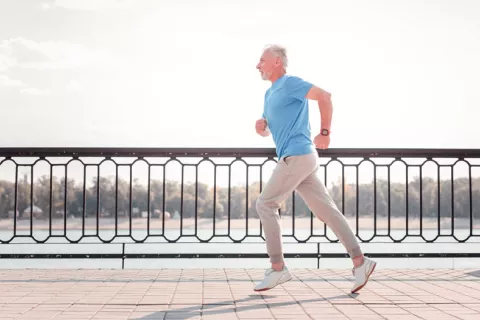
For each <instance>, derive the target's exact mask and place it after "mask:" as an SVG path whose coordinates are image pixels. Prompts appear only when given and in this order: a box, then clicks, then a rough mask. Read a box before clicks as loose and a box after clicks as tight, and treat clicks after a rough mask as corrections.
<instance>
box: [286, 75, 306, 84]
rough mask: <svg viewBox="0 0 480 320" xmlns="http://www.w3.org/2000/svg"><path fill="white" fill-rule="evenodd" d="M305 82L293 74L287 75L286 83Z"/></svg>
mask: <svg viewBox="0 0 480 320" xmlns="http://www.w3.org/2000/svg"><path fill="white" fill-rule="evenodd" d="M304 81H305V80H304V79H303V78H302V77H299V76H296V75H293V74H286V75H285V82H286V83H294V82H304Z"/></svg>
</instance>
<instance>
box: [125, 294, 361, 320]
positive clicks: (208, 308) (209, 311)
mask: <svg viewBox="0 0 480 320" xmlns="http://www.w3.org/2000/svg"><path fill="white" fill-rule="evenodd" d="M355 296H357V294H354V295H348V294H344V295H339V296H333V297H327V298H316V299H306V300H295V301H286V302H275V303H268V306H269V307H270V308H272V307H285V306H290V305H297V304H298V303H308V302H321V301H329V300H335V299H345V298H354V297H355ZM275 297H276V296H261V295H257V294H251V295H249V296H248V297H246V298H244V299H239V300H225V301H220V302H216V303H214V304H203V305H196V306H190V307H185V308H179V309H173V310H168V311H161V312H154V313H152V314H150V315H147V316H143V317H140V318H132V319H135V320H148V319H163V316H164V315H165V313H171V314H178V316H180V315H182V316H183V317H182V319H190V318H192V317H198V316H199V313H200V312H201V313H202V316H209V315H217V314H226V315H225V316H226V317H227V316H228V314H235V312H241V311H252V310H256V309H264V308H265V303H258V304H254V305H238V303H242V302H249V301H261V302H264V299H270V298H275ZM235 304H236V305H235ZM227 306H228V307H227ZM219 307H221V308H220V309H216V310H215V308H219ZM179 319H180V318H179Z"/></svg>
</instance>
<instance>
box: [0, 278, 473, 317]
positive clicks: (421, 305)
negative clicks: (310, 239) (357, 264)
mask: <svg viewBox="0 0 480 320" xmlns="http://www.w3.org/2000/svg"><path fill="white" fill-rule="evenodd" d="M292 271H293V274H294V279H293V280H292V281H290V282H288V283H286V284H283V285H281V286H279V287H277V288H275V289H273V290H270V291H266V292H262V293H256V292H254V291H253V285H254V283H253V282H252V279H253V280H254V281H257V280H260V279H261V278H262V276H263V270H260V269H205V270H201V269H186V270H177V269H164V270H55V271H52V270H0V279H2V280H1V281H0V314H1V315H2V319H57V320H60V319H73V320H76V319H142V320H145V319H149V320H153V319H162V320H166V319H189V320H195V319H207V320H208V319H210V320H215V319H222V320H223V319H228V320H234V319H237V320H238V319H240V320H243V319H259V320H262V319H326V318H328V319H369V320H375V319H392V320H393V319H395V320H407V319H423V320H428V319H432V320H441V319H452V318H457V319H466V320H470V319H472V320H473V319H475V320H476V319H480V279H479V278H477V277H473V276H470V275H469V274H468V272H471V271H473V270H468V269H465V270H448V269H438V270H436V269H431V270H424V269H419V270H401V269H380V270H377V271H376V272H375V274H374V276H373V277H372V279H371V281H370V282H369V284H368V285H367V286H366V287H365V288H364V289H362V291H361V292H360V294H358V295H352V294H350V293H349V290H350V288H351V281H352V277H351V271H350V270H317V269H296V270H295V269H293V270H292ZM9 279H14V280H15V281H16V282H15V283H14V284H12V283H9Z"/></svg>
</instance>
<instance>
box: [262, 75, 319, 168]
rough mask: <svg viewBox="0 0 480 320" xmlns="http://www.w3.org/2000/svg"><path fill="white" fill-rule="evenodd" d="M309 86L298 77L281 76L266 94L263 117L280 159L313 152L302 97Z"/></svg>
mask: <svg viewBox="0 0 480 320" xmlns="http://www.w3.org/2000/svg"><path fill="white" fill-rule="evenodd" d="M311 87H312V84H311V83H309V82H307V81H304V80H303V79H301V78H299V77H295V76H290V75H284V76H282V77H281V78H279V79H278V80H277V81H275V82H274V83H273V84H272V86H271V87H270V88H269V89H268V90H267V92H266V93H265V102H264V109H263V118H265V119H266V120H267V126H268V128H269V129H270V132H271V133H272V137H273V141H274V143H275V146H276V151H277V156H278V158H279V159H280V158H282V157H286V156H298V155H303V154H308V153H312V152H314V151H315V145H314V144H313V142H312V139H311V131H310V121H309V118H308V99H307V98H306V97H305V96H306V94H307V93H308V91H309V90H310V88H311Z"/></svg>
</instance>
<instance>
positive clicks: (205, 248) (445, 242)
mask: <svg viewBox="0 0 480 320" xmlns="http://www.w3.org/2000/svg"><path fill="white" fill-rule="evenodd" d="M19 231H22V232H21V233H20V232H19ZM362 231H363V232H367V233H368V232H371V234H373V230H366V229H363V230H362ZM128 232H129V230H128V229H122V230H119V231H118V233H119V234H128ZM150 232H151V233H153V234H155V233H157V234H159V233H161V232H162V230H159V229H151V230H150ZM290 232H291V230H290ZM17 233H20V234H28V233H29V230H18V231H17ZM94 233H95V230H89V232H86V234H94ZM193 233H194V230H193V229H192V230H189V229H185V230H184V234H193ZM258 233H259V230H258V229H257V230H256V229H249V234H258ZM288 233H289V232H288V231H287V232H286V231H285V230H284V234H288ZM386 233H387V230H382V229H379V230H377V234H386ZM468 233H469V231H468V230H456V231H455V235H456V236H457V237H458V238H460V239H464V238H466V237H467V236H468ZM53 234H57V235H60V234H63V230H55V232H53ZM197 234H198V236H199V237H200V238H202V239H209V238H210V237H211V236H212V231H211V230H202V229H199V230H197ZM327 234H328V233H327ZM390 234H391V235H392V237H394V238H395V239H401V238H402V237H403V236H404V235H405V231H404V230H391V231H390ZM34 235H35V238H37V239H46V238H47V237H48V235H49V232H48V230H35V231H34ZM67 235H68V237H69V239H73V240H76V239H79V238H80V237H81V235H82V233H81V230H68V233H67ZM100 235H101V238H102V239H111V238H113V237H114V236H115V231H114V230H101V231H100ZM145 235H146V231H145V230H132V236H133V237H134V238H135V239H143V238H145ZM230 235H231V237H232V238H234V239H242V238H243V237H244V236H245V230H238V229H232V230H231V233H230ZM309 235H310V229H295V236H296V237H297V238H298V239H306V238H308V236H309ZM328 235H329V237H331V238H333V239H336V238H335V236H334V235H332V234H328ZM423 235H424V237H425V238H427V239H433V238H435V237H436V235H437V230H423ZM11 236H12V232H11V231H5V230H2V231H0V239H2V240H5V239H9V238H10V237H11ZM165 236H166V237H167V238H169V239H176V238H178V236H179V232H178V230H177V231H175V230H165ZM367 238H368V237H367ZM437 241H438V242H435V243H425V242H424V241H423V240H422V239H421V238H419V237H409V238H407V239H405V240H404V242H403V243H392V242H391V240H389V239H388V238H385V237H380V238H378V239H377V238H376V239H375V241H374V242H372V243H363V244H361V246H362V249H363V251H364V252H366V253H386V252H388V253H395V252H397V253H430V252H431V253H439V252H440V253H452V252H453V253H455V252H463V253H465V252H478V250H479V249H478V248H479V247H480V246H479V244H480V239H479V237H472V238H470V239H469V241H468V242H466V243H457V242H456V241H455V240H454V239H453V238H452V237H445V238H443V237H442V238H439V239H438V240H437ZM122 243H126V245H125V253H175V254H180V253H265V252H266V251H265V243H264V242H263V240H262V239H261V238H258V237H256V238H246V239H245V240H244V242H243V243H232V242H231V240H230V239H228V238H225V237H220V238H214V239H213V240H212V243H198V241H196V239H195V238H193V237H189V238H182V239H180V240H179V242H177V243H168V242H166V241H165V240H164V239H163V238H160V237H152V238H149V239H147V240H146V241H145V243H142V244H140V243H134V241H132V240H131V239H130V238H123V237H119V238H116V239H115V240H114V241H113V243H108V244H105V243H102V242H101V241H100V240H99V239H97V238H85V239H83V240H82V241H81V242H80V243H78V244H69V243H68V241H67V240H66V239H65V238H63V237H62V238H51V239H49V240H48V242H47V243H45V244H37V243H34V241H32V239H30V238H16V239H15V240H14V241H13V242H12V243H11V244H0V254H28V253H30V254H42V253H43V254H45V253H49V254H54V253H69V254H70V253H71V254H74V253H82V254H92V253H110V254H120V253H122ZM317 243H320V252H321V253H345V249H344V248H343V246H342V245H341V244H339V243H329V242H328V241H327V240H326V239H325V238H323V237H322V238H311V239H310V240H309V242H307V243H297V242H296V241H295V240H294V239H292V238H285V239H284V252H285V253H317V249H318V245H317ZM376 260H378V261H379V262H380V264H379V268H480V259H478V258H431V259H430V258H390V259H376ZM286 261H287V264H288V265H289V267H290V268H317V259H315V258H294V259H286ZM266 266H268V259H263V258H262V259H257V258H252V259H246V258H245V259H244V258H242V259H226V258H217V259H198V258H195V259H126V260H125V265H124V267H125V268H126V269H132V268H133V269H136V268H142V269H159V268H184V269H185V268H265V267H266ZM0 268H2V269H18V268H20V269H24V268H47V269H50V268H53V269H62V268H69V269H70V268H108V269H117V268H118V269H119V268H122V261H121V259H2V260H1V261H0ZM320 268H321V269H324V268H351V262H350V260H349V259H347V258H340V259H337V258H335V259H334V258H322V259H320Z"/></svg>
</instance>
